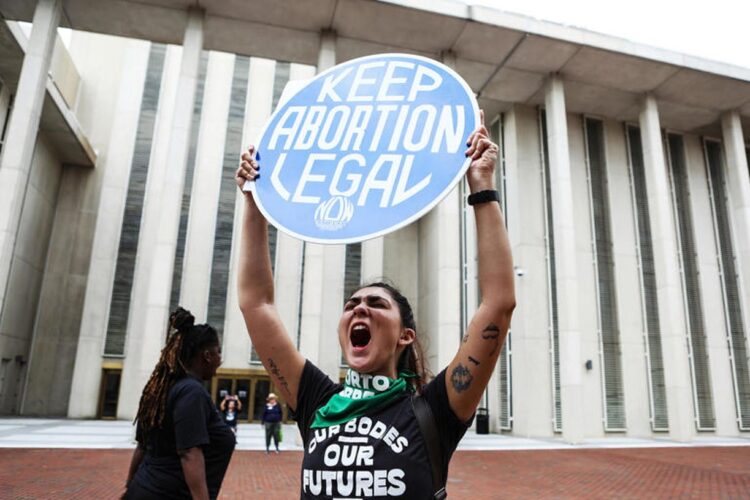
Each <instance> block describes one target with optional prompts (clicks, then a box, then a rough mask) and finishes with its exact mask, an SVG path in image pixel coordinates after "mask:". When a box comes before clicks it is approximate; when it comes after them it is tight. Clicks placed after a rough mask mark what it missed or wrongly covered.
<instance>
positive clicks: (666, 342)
mask: <svg viewBox="0 0 750 500" xmlns="http://www.w3.org/2000/svg"><path fill="white" fill-rule="evenodd" d="M638 120H639V124H640V128H641V142H642V143H643V161H644V166H645V175H646V189H647V191H648V205H649V217H650V223H651V238H652V244H653V249H654V268H655V273H656V289H657V300H658V302H659V319H660V321H661V325H660V327H661V341H662V353H663V354H662V355H663V362H664V381H665V385H666V389H667V411H668V413H669V436H670V437H671V438H672V439H675V440H678V441H688V440H690V439H691V437H692V436H693V433H694V429H695V424H694V412H693V401H692V388H691V385H690V384H691V382H690V381H691V374H690V366H689V361H688V351H687V341H686V338H685V329H686V325H685V316H684V311H683V304H682V286H681V283H680V269H679V267H678V262H679V261H678V258H677V239H676V236H675V235H676V229H675V221H674V213H673V211H672V206H671V199H672V197H671V195H670V189H669V177H668V174H667V165H666V163H665V161H664V148H663V143H662V137H661V129H660V126H659V111H658V108H657V105H656V99H655V98H654V97H653V96H652V95H647V96H646V97H645V99H644V102H643V107H642V109H641V113H640V116H639V119H638Z"/></svg>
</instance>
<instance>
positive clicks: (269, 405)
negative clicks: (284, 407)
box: [260, 393, 281, 453]
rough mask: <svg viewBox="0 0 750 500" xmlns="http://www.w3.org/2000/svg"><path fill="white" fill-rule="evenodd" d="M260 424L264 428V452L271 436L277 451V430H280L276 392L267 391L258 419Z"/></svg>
mask: <svg viewBox="0 0 750 500" xmlns="http://www.w3.org/2000/svg"><path fill="white" fill-rule="evenodd" d="M260 421H261V424H262V425H263V426H264V427H265V429H266V453H268V451H269V448H270V446H271V438H273V443H274V445H275V446H276V453H278V452H279V431H280V430H281V405H280V404H279V402H278V401H277V400H276V394H274V393H269V394H268V397H267V398H266V407H265V408H264V409H263V416H262V417H261V419H260Z"/></svg>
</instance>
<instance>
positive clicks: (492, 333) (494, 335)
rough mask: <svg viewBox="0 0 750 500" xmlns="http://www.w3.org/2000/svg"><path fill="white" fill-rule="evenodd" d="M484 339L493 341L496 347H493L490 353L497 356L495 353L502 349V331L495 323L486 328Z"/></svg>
mask: <svg viewBox="0 0 750 500" xmlns="http://www.w3.org/2000/svg"><path fill="white" fill-rule="evenodd" d="M482 338H483V339H484V340H492V341H493V342H494V345H493V346H492V350H491V351H490V356H492V355H493V354H495V351H496V350H497V349H498V347H500V329H499V328H498V327H497V325H496V324H495V323H490V324H489V325H487V326H486V327H485V329H484V330H483V331H482Z"/></svg>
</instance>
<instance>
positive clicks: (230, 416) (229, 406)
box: [219, 394, 242, 435]
mask: <svg viewBox="0 0 750 500" xmlns="http://www.w3.org/2000/svg"><path fill="white" fill-rule="evenodd" d="M219 409H220V410H221V414H222V416H223V417H224V422H225V423H226V424H227V425H228V426H229V428H230V429H232V432H234V433H235V435H236V434H237V420H238V419H239V414H240V412H241V411H242V401H240V398H238V397H237V396H230V395H229V394H227V395H226V396H224V399H223V400H222V401H221V404H219Z"/></svg>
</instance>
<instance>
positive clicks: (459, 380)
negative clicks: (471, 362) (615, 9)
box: [451, 363, 474, 392]
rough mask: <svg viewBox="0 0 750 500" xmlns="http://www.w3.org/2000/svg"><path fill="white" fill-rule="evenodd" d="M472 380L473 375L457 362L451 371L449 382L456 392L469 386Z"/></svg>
mask: <svg viewBox="0 0 750 500" xmlns="http://www.w3.org/2000/svg"><path fill="white" fill-rule="evenodd" d="M473 380H474V376H473V375H472V374H471V372H470V371H469V369H468V368H466V367H465V366H464V365H462V364H461V363H459V364H458V365H456V367H455V368H454V369H453V373H451V384H453V388H454V389H455V390H456V392H463V391H465V390H466V389H468V388H469V386H470V385H471V382H472V381H473Z"/></svg>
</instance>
